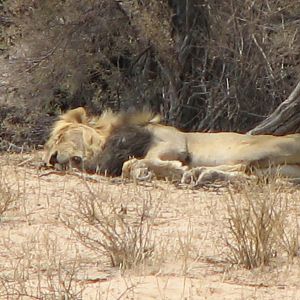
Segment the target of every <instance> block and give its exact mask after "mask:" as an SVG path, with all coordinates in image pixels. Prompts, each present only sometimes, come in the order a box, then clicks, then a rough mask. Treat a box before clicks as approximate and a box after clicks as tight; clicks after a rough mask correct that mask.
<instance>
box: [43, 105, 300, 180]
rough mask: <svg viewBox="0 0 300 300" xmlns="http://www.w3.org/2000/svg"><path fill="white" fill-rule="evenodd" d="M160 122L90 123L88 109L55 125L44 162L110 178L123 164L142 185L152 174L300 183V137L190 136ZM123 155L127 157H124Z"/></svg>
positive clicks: (149, 118) (107, 119) (116, 118)
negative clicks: (275, 177)
mask: <svg viewBox="0 0 300 300" xmlns="http://www.w3.org/2000/svg"><path fill="white" fill-rule="evenodd" d="M158 122H159V119H158V118H156V117H154V118H153V115H151V114H150V113H142V114H131V115H124V114H113V113H110V112H106V113H105V114H103V115H102V116H100V117H98V118H87V116H86V113H85V111H84V109H83V108H78V109H75V110H71V111H69V112H67V113H66V114H65V115H63V116H62V117H61V119H60V121H58V122H57V123H56V124H55V125H54V128H53V131H52V134H51V135H50V138H49V141H48V142H47V144H46V146H45V150H46V153H45V156H44V161H45V162H46V163H47V164H49V163H50V164H52V165H56V166H57V165H58V166H62V165H66V164H70V163H71V164H72V165H73V166H75V167H79V168H84V169H86V170H87V171H96V170H97V169H99V168H100V169H101V167H102V173H104V172H103V171H104V170H106V171H107V174H108V175H110V173H113V172H110V165H111V163H112V162H113V163H114V164H115V163H118V160H120V162H119V163H120V164H121V167H122V166H123V168H122V170H123V174H124V176H133V177H136V178H138V179H141V178H147V176H148V175H149V174H150V173H151V174H152V175H155V176H156V177H158V178H169V179H176V180H179V179H181V178H183V180H186V178H188V177H189V179H188V180H190V177H191V176H195V174H197V175H196V176H197V177H199V178H196V180H198V181H199V180H200V183H201V180H210V179H212V180H215V179H217V178H218V177H219V178H221V179H225V180H226V179H229V180H231V178H236V176H239V175H243V174H245V173H259V172H265V171H267V172H270V171H273V172H276V173H278V174H280V175H282V176H285V177H291V178H298V177H300V134H291V135H286V136H281V137H278V136H272V135H256V136H251V135H246V134H238V133H232V132H223V133H198V132H192V133H185V132H181V131H179V130H177V129H176V128H174V127H171V126H165V125H161V124H159V123H158ZM127 128H128V130H127ZM122 130H123V131H122ZM129 132H130V133H129ZM144 136H146V138H145V139H144V140H145V141H144V140H143V142H142V141H141V137H144ZM111 137H112V138H111ZM110 139H111V142H110ZM127 140H128V141H129V142H128V143H126V141H127ZM139 142H140V143H141V144H139ZM145 143H147V145H146V146H145ZM133 144H134V145H133ZM126 147H127V148H126ZM131 147H134V148H131ZM139 149H143V151H139ZM122 151H123V153H125V154H124V155H123V156H121V157H120V156H119V154H118V152H122ZM104 156H105V162H103V161H102V159H103V157H104ZM134 157H135V158H134ZM123 163H124V164H123ZM117 167H118V166H117ZM103 168H106V169H103ZM118 168H119V167H118ZM116 174H117V175H119V172H115V173H114V174H112V175H116ZM201 178H202V179H201Z"/></svg>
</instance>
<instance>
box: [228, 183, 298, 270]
mask: <svg viewBox="0 0 300 300" xmlns="http://www.w3.org/2000/svg"><path fill="white" fill-rule="evenodd" d="M290 200H291V199H290V197H289V193H287V192H286V191H284V190H283V189H282V187H280V186H278V185H276V184H274V183H270V184H267V185H258V186H253V185H252V186H247V187H245V189H244V191H242V192H241V193H240V194H234V193H233V192H232V191H231V190H229V193H228V197H227V198H226V206H227V213H228V225H229V226H228V237H227V238H226V239H225V240H226V244H227V246H228V247H229V254H228V257H227V258H228V260H229V261H230V262H231V263H234V264H240V265H243V266H244V267H245V268H247V269H252V268H255V267H259V266H262V265H268V264H269V263H270V261H271V259H272V258H273V257H275V256H277V255H278V254H279V253H280V252H282V251H283V252H284V253H286V254H287V255H288V256H289V257H291V256H295V255H296V253H297V251H298V237H297V234H298V226H297V225H296V226H295V222H291V220H290V218H289V215H290V212H291V209H290V207H289V202H290ZM296 224H297V222H296Z"/></svg>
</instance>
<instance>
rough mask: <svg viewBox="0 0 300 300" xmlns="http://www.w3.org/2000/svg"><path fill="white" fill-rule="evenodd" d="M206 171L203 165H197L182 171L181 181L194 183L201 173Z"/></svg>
mask: <svg viewBox="0 0 300 300" xmlns="http://www.w3.org/2000/svg"><path fill="white" fill-rule="evenodd" d="M205 171H206V168H205V167H198V168H193V169H190V170H187V171H185V172H184V173H183V175H182V178H181V183H185V184H195V183H197V181H198V179H199V178H200V177H201V174H202V173H204V172H205Z"/></svg>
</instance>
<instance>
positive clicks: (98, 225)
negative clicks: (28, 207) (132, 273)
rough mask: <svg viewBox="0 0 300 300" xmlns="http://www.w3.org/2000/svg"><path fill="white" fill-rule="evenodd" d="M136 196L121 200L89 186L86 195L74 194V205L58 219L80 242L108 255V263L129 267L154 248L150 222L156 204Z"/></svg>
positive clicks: (135, 264) (149, 254)
mask: <svg viewBox="0 0 300 300" xmlns="http://www.w3.org/2000/svg"><path fill="white" fill-rule="evenodd" d="M135 196H136V195H135ZM138 198H139V197H138V196H137V199H133V201H132V202H123V201H122V198H121V199H120V198H118V199H117V198H114V197H112V196H110V195H108V194H106V193H104V192H103V191H97V192H95V191H92V190H91V189H90V188H89V189H88V193H87V194H80V195H78V197H77V200H78V201H77V204H78V205H77V208H76V209H75V210H74V211H73V212H72V215H67V214H65V215H64V217H63V220H62V221H63V223H64V224H65V225H66V226H67V227H68V228H69V229H71V231H72V232H73V233H74V234H75V235H76V236H77V237H78V238H79V240H80V241H81V242H82V243H83V245H85V246H86V247H88V248H90V249H92V250H94V251H96V252H98V253H99V254H101V256H103V255H104V256H105V257H106V258H108V259H109V261H110V265H111V266H113V267H120V268H121V269H129V268H132V267H134V266H137V265H138V264H141V263H142V262H144V261H145V260H146V259H147V258H149V257H150V256H151V255H152V253H153V250H154V241H153V238H152V231H153V230H152V229H153V226H152V225H153V220H154V219H155V216H156V215H157V213H158V207H155V206H153V205H152V201H151V196H150V194H148V196H146V197H145V198H143V197H141V198H139V199H138Z"/></svg>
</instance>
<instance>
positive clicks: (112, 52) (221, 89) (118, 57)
mask: <svg viewBox="0 0 300 300" xmlns="http://www.w3.org/2000/svg"><path fill="white" fill-rule="evenodd" d="M299 16H300V5H299V3H298V1H294V0H278V1H266V0H258V1H241V0H233V1H230V2H227V1H215V0H189V1H185V0H168V1H167V0H162V1H157V0H148V1H138V0H131V1H129V0H124V1H113V0H94V1H90V0H82V1H72V0H65V1H59V0H51V1H50V0H46V1H36V0H6V1H4V2H2V13H1V16H0V22H3V21H2V20H4V19H5V20H6V21H4V22H6V25H5V26H6V27H5V28H6V29H5V30H4V31H3V32H5V36H6V38H5V41H6V42H7V43H6V44H8V46H9V49H8V50H5V51H4V50H3V53H4V55H3V57H6V58H5V59H4V58H3V62H6V63H7V64H8V65H9V84H7V87H8V86H10V88H11V86H13V87H14V88H17V92H16V95H17V97H16V98H15V99H13V100H10V101H9V102H14V105H16V104H17V105H19V104H20V101H21V102H22V106H24V107H27V109H28V107H29V108H30V109H34V110H38V112H39V113H42V114H48V115H55V114H57V113H59V112H61V111H64V110H66V109H68V108H72V107H76V106H79V105H84V106H87V107H88V108H89V109H90V111H92V112H94V113H99V112H101V111H102V110H103V109H104V108H107V107H111V108H112V109H114V110H120V109H125V110H128V109H140V108H142V107H144V106H148V107H151V108H152V109H153V110H154V111H157V112H160V113H161V114H163V115H164V116H165V120H166V122H168V123H170V124H173V125H176V126H178V127H181V128H184V129H187V130H205V131H208V130H211V131H218V130H236V131H241V132H245V131H247V130H249V129H251V128H253V127H254V126H255V125H256V124H258V123H259V122H261V121H262V120H263V119H264V118H265V117H266V116H267V115H269V114H270V113H271V112H272V111H273V110H274V109H275V108H276V107H277V106H278V104H279V103H281V102H282V101H283V100H284V99H285V98H287V96H288V95H289V93H290V92H291V90H292V88H293V86H294V85H295V84H296V82H297V79H298V72H299V65H300V54H299V53H300V33H299V23H300V17H299ZM2 36H3V33H2ZM7 36H9V38H7ZM3 41H4V38H2V42H3ZM8 98H9V97H8ZM21 99H22V100H21ZM18 101H19V102H18ZM6 102H7V101H6ZM9 104H11V103H9ZM0 121H1V120H0Z"/></svg>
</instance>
